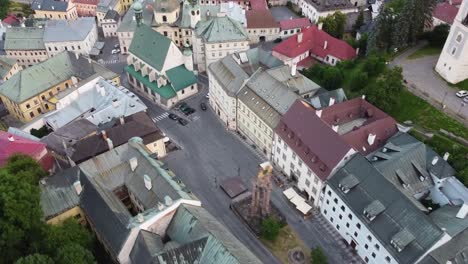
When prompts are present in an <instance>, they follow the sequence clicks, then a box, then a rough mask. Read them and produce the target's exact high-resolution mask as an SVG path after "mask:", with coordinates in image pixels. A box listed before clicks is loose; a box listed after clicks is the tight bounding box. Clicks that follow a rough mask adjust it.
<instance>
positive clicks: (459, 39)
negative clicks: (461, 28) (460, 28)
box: [456, 33, 463, 43]
mask: <svg viewBox="0 0 468 264" xmlns="http://www.w3.org/2000/svg"><path fill="white" fill-rule="evenodd" d="M462 39H463V35H462V34H461V33H458V35H457V39H456V41H457V42H458V43H460V42H461V41H462Z"/></svg>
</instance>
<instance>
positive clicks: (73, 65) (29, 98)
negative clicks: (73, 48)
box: [0, 51, 119, 122]
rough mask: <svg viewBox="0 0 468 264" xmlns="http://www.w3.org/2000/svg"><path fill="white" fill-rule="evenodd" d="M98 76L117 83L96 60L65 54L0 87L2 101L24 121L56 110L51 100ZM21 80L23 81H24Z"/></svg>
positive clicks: (26, 70)
mask: <svg viewBox="0 0 468 264" xmlns="http://www.w3.org/2000/svg"><path fill="white" fill-rule="evenodd" d="M94 74H99V75H103V76H105V77H106V79H111V80H116V81H117V82H119V81H118V79H119V75H118V74H115V73H113V72H111V71H109V70H107V69H106V68H104V67H103V66H100V65H98V64H97V63H95V62H94V61H91V60H89V59H86V58H83V57H80V56H78V55H77V54H74V53H72V52H70V51H66V52H62V53H60V54H58V55H57V56H54V57H53V58H50V59H48V60H46V61H45V62H42V63H40V64H37V65H34V66H32V67H30V68H26V69H24V70H22V71H20V72H19V73H18V74H15V75H13V77H12V78H10V79H9V80H7V81H6V82H5V83H3V84H2V85H0V98H1V99H2V101H3V103H4V105H5V107H6V109H7V110H8V112H9V113H10V114H11V115H12V116H13V117H15V118H16V119H18V120H20V121H22V122H29V121H31V120H32V119H34V118H35V117H37V116H39V115H41V114H43V113H45V112H48V111H51V110H53V109H54V108H55V106H54V103H53V102H52V101H51V100H50V99H51V98H54V97H55V96H56V95H57V94H58V93H59V92H60V91H64V90H66V89H69V88H71V87H73V86H74V85H75V84H76V83H77V81H78V80H81V79H85V78H88V77H90V76H92V75H94ZM20 80H21V81H20Z"/></svg>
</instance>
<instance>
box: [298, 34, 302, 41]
mask: <svg viewBox="0 0 468 264" xmlns="http://www.w3.org/2000/svg"><path fill="white" fill-rule="evenodd" d="M301 42H302V32H301V33H298V34H297V43H301Z"/></svg>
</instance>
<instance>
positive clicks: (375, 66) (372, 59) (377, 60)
mask: <svg viewBox="0 0 468 264" xmlns="http://www.w3.org/2000/svg"><path fill="white" fill-rule="evenodd" d="M364 70H365V71H366V72H367V74H368V75H369V77H374V76H377V75H379V74H381V73H382V72H383V71H384V70H385V59H384V58H383V57H378V56H376V55H371V56H369V57H367V59H365V60H364Z"/></svg>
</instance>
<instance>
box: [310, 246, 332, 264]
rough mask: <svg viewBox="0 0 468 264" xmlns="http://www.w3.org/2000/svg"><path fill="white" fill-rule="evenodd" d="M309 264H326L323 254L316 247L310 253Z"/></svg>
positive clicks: (325, 257)
mask: <svg viewBox="0 0 468 264" xmlns="http://www.w3.org/2000/svg"><path fill="white" fill-rule="evenodd" d="M310 263H311V264H328V260H327V256H325V253H323V251H322V249H321V248H320V247H316V248H314V249H312V251H311V252H310Z"/></svg>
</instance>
